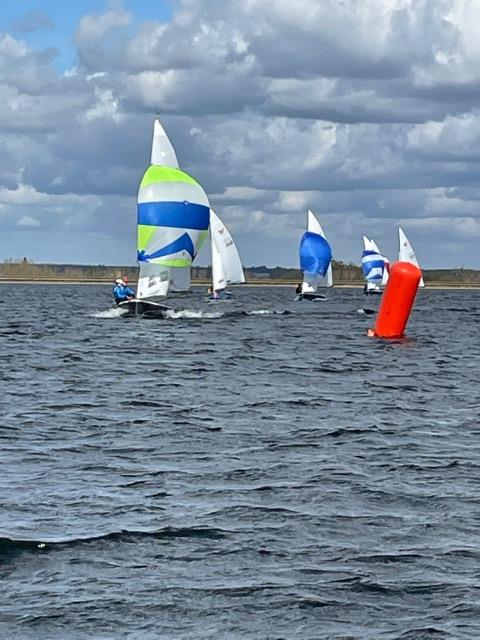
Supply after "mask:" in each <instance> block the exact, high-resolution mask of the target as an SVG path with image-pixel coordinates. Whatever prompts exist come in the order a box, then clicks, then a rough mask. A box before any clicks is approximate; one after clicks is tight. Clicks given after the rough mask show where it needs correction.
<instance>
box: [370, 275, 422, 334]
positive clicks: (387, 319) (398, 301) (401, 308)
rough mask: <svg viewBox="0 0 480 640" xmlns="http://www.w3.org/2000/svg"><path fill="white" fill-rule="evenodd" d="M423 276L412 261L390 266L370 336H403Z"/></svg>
mask: <svg viewBox="0 0 480 640" xmlns="http://www.w3.org/2000/svg"><path fill="white" fill-rule="evenodd" d="M421 277H422V272H421V271H420V269H419V268H418V267H417V266H416V265H414V264H411V263H410V262H396V263H395V264H394V265H393V266H392V267H391V268H390V275H389V278H388V282H387V286H386V287H385V291H384V292H383V296H382V301H381V303H380V308H379V309H378V314H377V319H376V322H375V327H374V328H373V331H372V329H369V332H368V335H369V336H372V335H373V336H377V337H379V338H401V337H402V336H403V334H404V331H405V327H406V326H407V322H408V318H409V316H410V311H411V310H412V306H413V301H414V300H415V296H416V294H417V289H418V285H419V283H420V280H421Z"/></svg>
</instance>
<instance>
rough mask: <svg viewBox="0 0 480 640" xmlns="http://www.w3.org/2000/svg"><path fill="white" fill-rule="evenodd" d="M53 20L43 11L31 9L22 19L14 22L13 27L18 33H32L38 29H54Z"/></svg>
mask: <svg viewBox="0 0 480 640" xmlns="http://www.w3.org/2000/svg"><path fill="white" fill-rule="evenodd" d="M52 28H53V22H52V21H51V20H50V18H49V17H48V16H47V15H45V14H44V13H43V12H42V11H30V12H29V13H27V14H26V15H24V16H23V18H20V20H15V21H14V22H12V29H13V30H14V31H17V32H18V33H31V32H32V31H37V30H38V29H52Z"/></svg>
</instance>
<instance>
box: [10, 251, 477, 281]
mask: <svg viewBox="0 0 480 640" xmlns="http://www.w3.org/2000/svg"><path fill="white" fill-rule="evenodd" d="M332 268H333V278H334V282H336V283H339V284H340V283H344V284H349V283H351V284H360V283H362V282H363V276H362V269H361V267H359V266H358V265H355V264H353V263H348V264H346V263H344V262H339V261H336V260H334V261H333V263H332ZM124 275H126V276H127V277H128V279H129V280H133V281H134V280H136V279H137V275H138V267H135V266H122V265H119V266H111V265H101V264H99V265H77V264H36V263H34V262H32V261H31V260H29V259H28V258H26V257H25V258H7V259H6V260H4V262H3V263H0V279H3V280H9V279H12V280H47V281H48V280H51V281H61V280H67V281H70V280H80V281H113V280H115V278H118V277H121V276H124ZM211 276H212V269H211V267H210V266H208V267H199V266H194V267H192V281H193V282H194V281H195V280H197V281H210V280H211ZM423 276H424V279H425V282H432V283H433V282H439V283H446V284H447V283H452V284H455V283H457V284H480V270H477V269H463V268H459V269H426V270H424V271H423ZM301 277H302V276H301V272H300V270H299V269H295V268H288V267H279V266H277V267H267V266H266V265H260V266H254V267H245V278H246V280H247V283H248V282H255V283H260V282H262V281H263V282H271V281H278V282H281V281H284V282H299V281H300V280H301Z"/></svg>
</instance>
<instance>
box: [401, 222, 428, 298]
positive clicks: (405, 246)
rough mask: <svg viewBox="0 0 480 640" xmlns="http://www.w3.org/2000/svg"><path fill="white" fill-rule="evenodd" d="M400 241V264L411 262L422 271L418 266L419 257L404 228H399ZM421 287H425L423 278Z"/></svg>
mask: <svg viewBox="0 0 480 640" xmlns="http://www.w3.org/2000/svg"><path fill="white" fill-rule="evenodd" d="M398 241H399V250H398V259H399V261H400V262H411V263H412V264H414V265H415V266H416V267H418V268H419V269H420V265H419V264H418V260H417V256H416V255H415V252H414V250H413V249H412V245H411V244H410V241H409V240H408V238H407V236H406V235H405V232H404V231H403V229H402V227H398ZM418 286H419V287H424V286H425V282H424V280H423V278H421V279H420V284H419V285H418Z"/></svg>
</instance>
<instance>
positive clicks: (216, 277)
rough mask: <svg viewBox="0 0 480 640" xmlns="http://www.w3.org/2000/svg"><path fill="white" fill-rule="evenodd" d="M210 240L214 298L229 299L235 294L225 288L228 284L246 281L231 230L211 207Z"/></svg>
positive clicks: (212, 295) (212, 296)
mask: <svg viewBox="0 0 480 640" xmlns="http://www.w3.org/2000/svg"><path fill="white" fill-rule="evenodd" d="M210 240H211V248H212V294H211V298H212V299H224V300H225V299H228V298H231V297H233V294H232V293H231V292H229V291H226V290H225V287H226V286H227V285H228V284H242V283H244V282H245V275H244V273H243V267H242V263H241V261H240V256H239V255H238V250H237V247H236V246H235V243H234V241H233V238H232V236H231V235H230V232H229V231H228V229H227V227H226V226H225V225H224V224H223V222H222V221H221V220H220V218H219V217H218V216H217V214H216V213H215V211H214V210H213V209H210Z"/></svg>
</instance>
